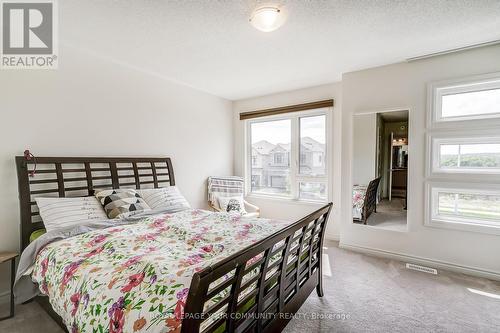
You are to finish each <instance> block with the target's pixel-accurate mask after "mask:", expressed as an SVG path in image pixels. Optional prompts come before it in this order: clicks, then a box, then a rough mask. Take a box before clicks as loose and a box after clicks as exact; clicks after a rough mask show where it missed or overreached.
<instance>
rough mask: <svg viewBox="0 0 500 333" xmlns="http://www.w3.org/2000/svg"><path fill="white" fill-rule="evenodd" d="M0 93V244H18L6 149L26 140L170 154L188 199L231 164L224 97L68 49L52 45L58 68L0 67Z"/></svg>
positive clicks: (95, 152)
mask: <svg viewBox="0 0 500 333" xmlns="http://www.w3.org/2000/svg"><path fill="white" fill-rule="evenodd" d="M0 96H1V97H0V100H1V104H0V105H1V106H0V107H1V109H0V110H1V111H0V112H1V119H2V128H1V130H0V142H1V144H0V201H1V202H2V210H1V211H0V225H1V233H0V250H17V249H18V246H19V208H18V191H17V177H16V169H15V164H14V156H16V155H21V154H22V153H23V150H24V149H26V148H29V149H30V150H31V151H32V152H33V153H34V154H35V155H38V156H48V155H50V156H169V157H171V158H172V163H173V166H174V172H175V176H176V182H177V184H178V186H179V187H180V189H181V191H182V192H183V193H184V195H185V196H186V197H187V199H188V200H189V202H191V204H192V205H193V206H194V207H206V198H205V196H206V183H205V182H206V178H207V177H208V176H210V175H228V174H232V172H233V144H232V138H233V136H232V135H233V134H232V133H233V131H232V125H233V123H232V120H233V118H232V110H231V102H229V101H227V100H224V99H221V98H218V97H215V96H212V95H209V94H206V93H203V92H200V91H197V90H194V89H191V88H189V87H186V86H181V85H178V84H174V83H172V82H169V81H166V80H164V79H161V78H159V77H156V76H153V75H151V74H148V73H143V72H139V71H137V70H135V69H133V68H128V67H126V66H123V65H120V64H117V63H114V62H112V61H109V60H103V59H100V58H97V57H94V56H92V55H89V54H85V53H81V52H80V51H78V50H75V49H73V48H69V47H66V48H62V49H61V54H60V68H59V69H58V70H54V71H46V70H38V71H21V70H18V71H12V70H11V71H4V70H2V71H0ZM0 273H2V275H0V276H1V278H0V279H2V280H3V282H5V281H6V280H7V279H8V277H7V274H4V273H6V271H3V272H0ZM4 276H5V277H4ZM4 287H6V285H5V284H4V285H0V291H2V290H5V288H4Z"/></svg>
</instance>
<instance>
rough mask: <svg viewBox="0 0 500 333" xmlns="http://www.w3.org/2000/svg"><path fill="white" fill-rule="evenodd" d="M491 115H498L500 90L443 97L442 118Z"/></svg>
mask: <svg viewBox="0 0 500 333" xmlns="http://www.w3.org/2000/svg"><path fill="white" fill-rule="evenodd" d="M491 113H500V89H492V90H483V91H474V92H470V93H463V94H453V95H446V96H443V106H442V116H443V117H458V116H467V115H478V114H491Z"/></svg>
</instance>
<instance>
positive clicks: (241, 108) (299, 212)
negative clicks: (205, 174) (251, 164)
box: [233, 83, 342, 239]
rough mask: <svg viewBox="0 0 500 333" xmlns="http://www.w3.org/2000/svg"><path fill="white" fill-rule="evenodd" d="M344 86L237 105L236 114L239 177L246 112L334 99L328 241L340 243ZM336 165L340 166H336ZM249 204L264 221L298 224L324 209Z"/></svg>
mask: <svg viewBox="0 0 500 333" xmlns="http://www.w3.org/2000/svg"><path fill="white" fill-rule="evenodd" d="M341 92H342V89H341V84H340V83H333V84H328V85H322V86H317V87H312V88H306V89H300V90H295V91H289V92H286V93H280V94H273V95H267V96H262V97H257V98H251V99H246V100H239V101H236V102H234V103H233V111H234V135H235V137H234V170H235V173H236V175H240V176H243V175H244V173H245V122H244V121H241V120H240V119H239V114H240V113H241V112H245V111H253V110H259V109H266V108H273V107H278V106H285V105H293V104H300V103H306V102H314V101H319V100H324V99H332V98H333V99H334V103H335V105H334V108H333V115H332V117H330V119H331V124H330V126H331V128H333V131H332V139H333V143H331V144H329V145H328V148H327V149H328V155H329V156H330V158H329V161H331V162H330V174H331V175H332V177H331V178H332V179H331V182H330V188H329V191H328V192H329V200H330V201H333V203H334V209H333V212H332V215H331V218H330V221H329V223H328V229H327V231H326V237H327V238H332V239H338V235H339V228H338V225H339V223H338V221H339V212H340V209H339V204H340V165H339V163H338V161H340V153H341V149H340V146H341V142H340V140H341V128H340V126H341V112H340V111H341V109H340V106H341ZM333 161H336V163H337V164H335V163H333ZM247 199H248V201H250V202H251V203H253V204H255V205H257V206H259V207H260V209H261V215H262V216H263V217H269V218H276V219H286V220H296V219H299V218H301V217H304V216H305V215H307V214H309V213H311V212H313V211H314V210H315V209H318V208H320V207H321V205H320V204H310V203H303V202H296V201H290V200H275V199H263V198H256V197H249V198H247Z"/></svg>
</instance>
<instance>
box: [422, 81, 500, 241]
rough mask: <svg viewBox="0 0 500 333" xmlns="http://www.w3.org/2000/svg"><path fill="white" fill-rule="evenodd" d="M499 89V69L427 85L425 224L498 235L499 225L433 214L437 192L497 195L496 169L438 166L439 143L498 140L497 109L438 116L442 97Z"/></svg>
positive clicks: (499, 170)
mask: <svg viewBox="0 0 500 333" xmlns="http://www.w3.org/2000/svg"><path fill="white" fill-rule="evenodd" d="M496 88H500V72H499V73H491V74H486V75H476V76H469V77H465V78H460V79H453V80H446V81H440V82H434V83H430V84H429V85H428V94H427V95H428V112H427V135H426V138H427V154H426V155H427V163H426V164H427V166H426V176H427V182H426V191H425V192H426V194H425V196H426V198H425V202H426V204H425V206H426V208H425V210H426V213H425V222H424V224H425V225H426V226H430V227H439V228H447V229H455V230H462V231H470V232H481V233H488V234H497V235H500V224H499V225H492V224H489V223H487V222H485V221H484V220H474V218H460V217H455V216H443V215H439V214H437V209H438V207H437V201H436V200H437V193H438V192H439V191H446V190H449V191H454V192H459V193H464V194H466V193H477V194H484V195H488V194H500V168H492V169H481V168H463V169H462V168H441V167H440V165H439V164H440V161H439V159H440V145H441V144H474V143H500V133H499V131H498V126H500V112H497V113H491V114H481V115H470V116H457V117H446V118H443V117H442V116H441V102H442V100H441V99H442V96H444V95H447V94H456V93H466V92H474V91H483V90H487V89H496Z"/></svg>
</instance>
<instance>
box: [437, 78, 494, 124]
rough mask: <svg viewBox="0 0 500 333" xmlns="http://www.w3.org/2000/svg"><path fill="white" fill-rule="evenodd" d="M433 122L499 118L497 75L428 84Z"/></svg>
mask: <svg viewBox="0 0 500 333" xmlns="http://www.w3.org/2000/svg"><path fill="white" fill-rule="evenodd" d="M430 87H431V96H432V98H433V101H432V104H431V105H432V115H431V119H432V121H433V123H434V124H436V123H442V122H450V121H463V120H481V119H490V118H500V107H499V105H500V74H498V73H494V74H490V75H483V76H479V77H472V78H466V79H461V80H453V81H447V82H441V83H435V84H431V86H430Z"/></svg>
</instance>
